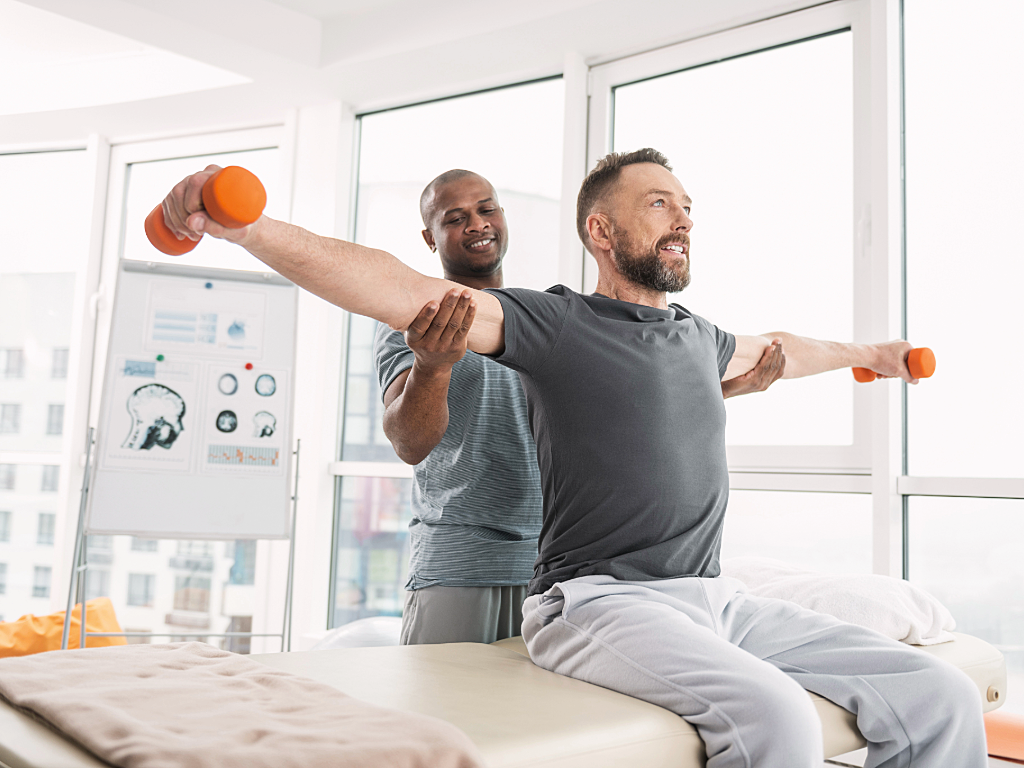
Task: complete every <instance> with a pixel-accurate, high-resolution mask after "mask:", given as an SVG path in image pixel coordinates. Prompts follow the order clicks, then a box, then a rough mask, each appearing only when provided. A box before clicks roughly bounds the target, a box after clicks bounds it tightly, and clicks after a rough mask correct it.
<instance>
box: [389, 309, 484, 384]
mask: <svg viewBox="0 0 1024 768" xmlns="http://www.w3.org/2000/svg"><path fill="white" fill-rule="evenodd" d="M475 317H476V302H475V301H474V300H473V294H472V293H471V292H470V291H469V290H466V289H463V290H462V291H459V290H458V289H454V290H451V291H448V293H446V294H445V297H444V298H443V299H442V300H441V304H440V306H438V305H437V304H436V303H435V302H433V301H431V302H429V303H428V304H427V305H426V306H425V307H423V309H421V310H420V312H419V314H418V315H416V319H415V320H413V321H412V323H410V324H409V328H408V330H406V332H405V343H406V344H408V345H409V349H411V350H412V351H413V353H414V354H415V355H416V362H415V363H414V367H416V368H418V369H420V370H421V371H423V372H424V373H441V372H448V371H450V370H451V368H452V366H453V365H455V364H456V363H457V362H459V360H461V359H462V356H463V355H465V354H466V342H467V339H468V338H469V329H470V328H471V327H472V325H473V319H474V318H475Z"/></svg>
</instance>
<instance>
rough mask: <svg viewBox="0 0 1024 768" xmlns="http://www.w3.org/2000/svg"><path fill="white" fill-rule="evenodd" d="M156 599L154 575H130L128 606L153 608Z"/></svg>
mask: <svg viewBox="0 0 1024 768" xmlns="http://www.w3.org/2000/svg"><path fill="white" fill-rule="evenodd" d="M155 597H156V576H155V575H153V574H152V573H129V574H128V605H135V606H139V607H141V608H152V607H153V600H154V599H155Z"/></svg>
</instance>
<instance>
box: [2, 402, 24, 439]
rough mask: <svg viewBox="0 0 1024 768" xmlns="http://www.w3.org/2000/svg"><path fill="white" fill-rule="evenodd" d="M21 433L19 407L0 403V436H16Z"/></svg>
mask: <svg viewBox="0 0 1024 768" xmlns="http://www.w3.org/2000/svg"><path fill="white" fill-rule="evenodd" d="M20 431H21V406H20V405H18V404H16V403H0V435H16V434H18V432H20Z"/></svg>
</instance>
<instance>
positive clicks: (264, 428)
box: [252, 411, 277, 437]
mask: <svg viewBox="0 0 1024 768" xmlns="http://www.w3.org/2000/svg"><path fill="white" fill-rule="evenodd" d="M252 421H253V424H255V425H256V429H255V430H254V431H253V433H252V434H253V437H270V436H271V435H273V434H274V430H275V429H277V419H275V418H274V414H272V413H267V412H266V411H260V412H259V413H257V414H256V415H255V416H253V417H252Z"/></svg>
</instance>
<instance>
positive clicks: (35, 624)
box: [0, 597, 128, 658]
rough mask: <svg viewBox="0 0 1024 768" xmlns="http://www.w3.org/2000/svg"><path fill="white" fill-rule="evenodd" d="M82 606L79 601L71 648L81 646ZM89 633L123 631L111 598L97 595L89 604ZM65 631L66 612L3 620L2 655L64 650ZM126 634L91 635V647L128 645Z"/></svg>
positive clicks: (73, 615) (73, 617)
mask: <svg viewBox="0 0 1024 768" xmlns="http://www.w3.org/2000/svg"><path fill="white" fill-rule="evenodd" d="M81 621H82V605H81V603H79V604H78V605H76V606H75V609H74V611H72V613H71V634H70V636H69V637H68V648H77V647H78V638H79V634H80V632H81V629H80V626H81ZM85 631H86V632H120V631H121V626H120V625H119V624H118V623H117V616H115V615H114V606H113V604H112V603H111V602H110V598H109V597H97V598H95V599H93V600H89V601H88V602H86V604H85ZM63 633H64V611H59V612H58V613H51V614H49V615H48V616H33V615H32V614H28V615H27V616H22V617H21V618H20V619H18V620H17V621H7V622H3V623H0V658H3V657H4V656H28V655H29V654H31V653H42V652H43V651H57V650H60V641H61V635H63ZM127 644H128V641H127V640H126V639H125V638H123V637H87V638H86V639H85V645H86V647H87V648H98V647H100V646H102V645H127Z"/></svg>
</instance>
